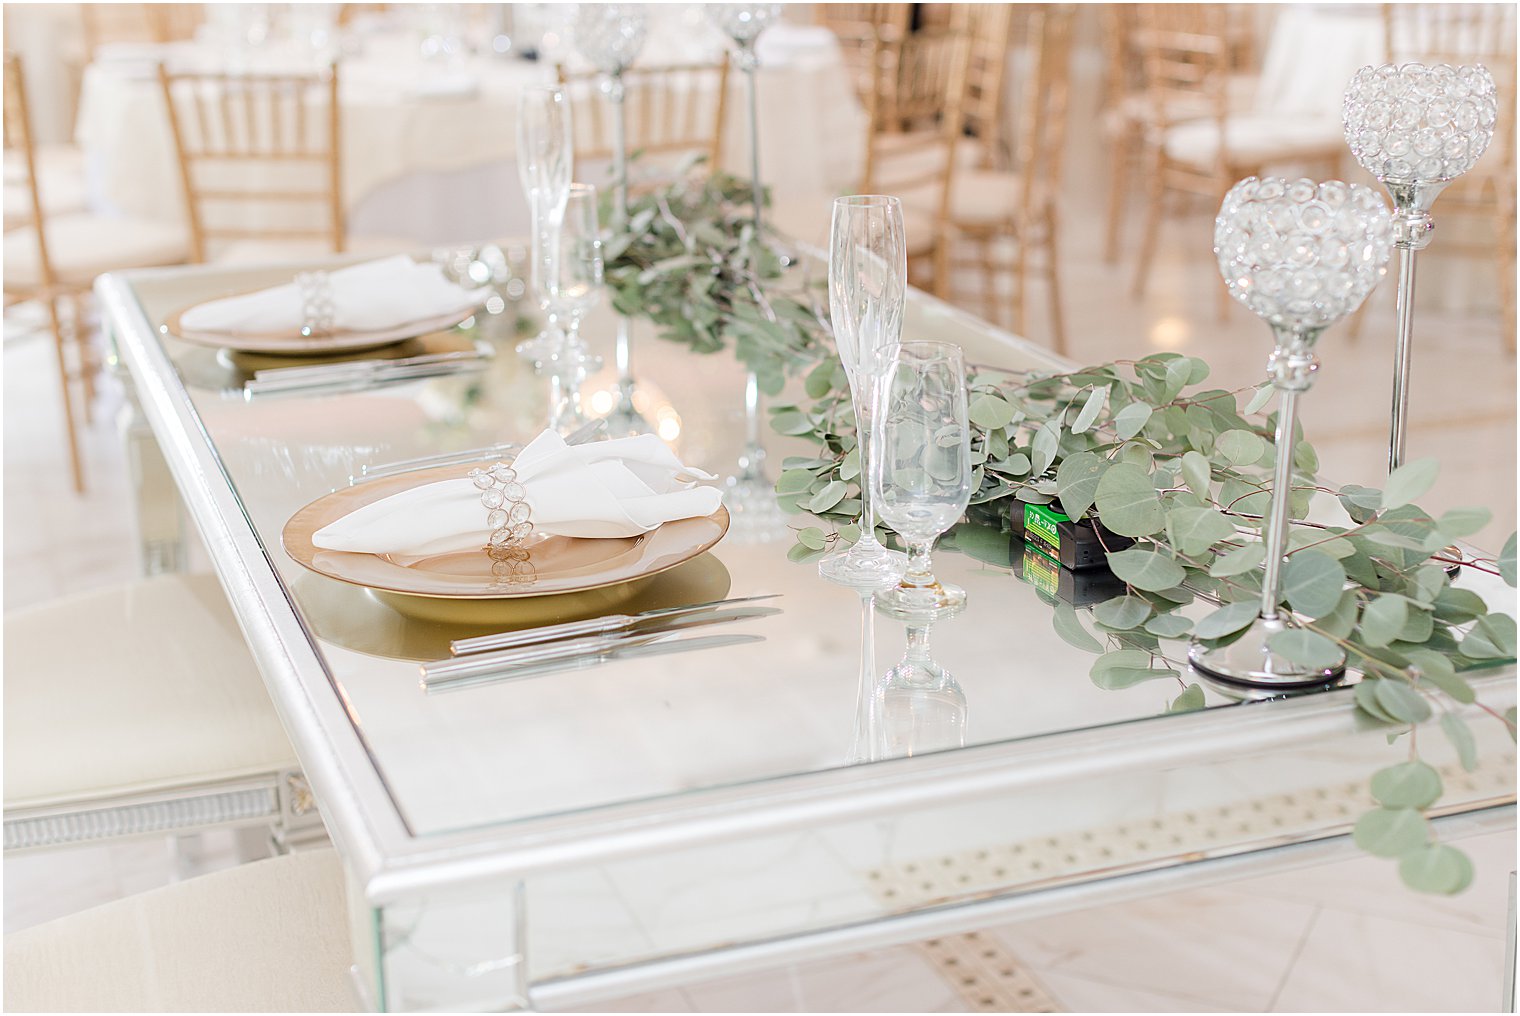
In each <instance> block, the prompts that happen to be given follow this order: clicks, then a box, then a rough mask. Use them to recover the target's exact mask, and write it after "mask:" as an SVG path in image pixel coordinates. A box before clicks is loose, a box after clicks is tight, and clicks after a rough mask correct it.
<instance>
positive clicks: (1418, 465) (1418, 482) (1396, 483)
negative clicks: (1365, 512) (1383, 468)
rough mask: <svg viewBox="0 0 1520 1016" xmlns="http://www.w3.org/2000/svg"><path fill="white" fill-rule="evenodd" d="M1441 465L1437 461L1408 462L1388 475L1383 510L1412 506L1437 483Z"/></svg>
mask: <svg viewBox="0 0 1520 1016" xmlns="http://www.w3.org/2000/svg"><path fill="white" fill-rule="evenodd" d="M1440 471H1441V464H1440V462H1438V461H1437V460H1435V459H1415V460H1414V461H1413V462H1406V463H1404V464H1403V465H1402V466H1400V467H1399V468H1397V469H1395V470H1394V471H1393V472H1391V473H1389V474H1388V482H1387V483H1385V484H1383V503H1382V507H1383V508H1385V509H1386V508H1399V507H1402V506H1404V505H1406V504H1412V503H1413V502H1414V499H1415V498H1417V497H1419V496H1420V495H1422V494H1424V493H1425V492H1426V491H1427V490H1429V489H1430V488H1431V486H1432V485H1434V484H1435V482H1436V474H1437V473H1439V472H1440Z"/></svg>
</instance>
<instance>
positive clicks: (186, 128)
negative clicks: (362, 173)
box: [158, 64, 347, 261]
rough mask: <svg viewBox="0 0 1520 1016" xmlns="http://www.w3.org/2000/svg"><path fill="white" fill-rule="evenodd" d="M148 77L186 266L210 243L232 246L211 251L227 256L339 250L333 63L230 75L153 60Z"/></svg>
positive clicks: (203, 255)
mask: <svg viewBox="0 0 1520 1016" xmlns="http://www.w3.org/2000/svg"><path fill="white" fill-rule="evenodd" d="M158 78H159V83H160V84H161V86H162V89H163V95H164V104H165V106H166V108H167V109H168V111H169V126H170V129H171V133H172V134H173V136H174V147H175V151H176V153H177V154H178V156H179V168H180V181H181V184H182V186H183V187H184V193H185V211H186V217H187V219H188V221H189V224H190V242H191V252H192V256H193V257H194V259H195V260H196V261H205V260H206V259H207V256H208V254H210V253H212V252H211V250H210V241H212V240H228V241H234V243H233V244H232V245H231V246H228V247H226V248H222V249H218V250H217V251H216V252H215V254H216V256H217V257H218V258H219V259H227V260H244V259H254V258H257V257H259V256H270V257H278V256H282V255H286V254H289V253H297V254H300V253H308V254H309V253H312V252H313V251H314V250H322V251H326V252H333V253H337V252H341V251H343V250H344V249H345V247H346V245H347V235H346V226H345V222H344V206H343V196H342V181H341V165H340V152H341V143H340V131H339V119H340V117H339V106H338V68H337V66H336V65H333V66H331V67H328V68H325V69H323V70H321V71H318V72H314V73H309V74H231V73H216V72H185V71H170V70H169V69H168V68H166V67H165V66H164V65H162V64H160V65H159V68H158ZM313 220H315V223H314V224H313Z"/></svg>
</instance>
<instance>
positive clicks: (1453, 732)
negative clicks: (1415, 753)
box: [1441, 713, 1478, 772]
mask: <svg viewBox="0 0 1520 1016" xmlns="http://www.w3.org/2000/svg"><path fill="white" fill-rule="evenodd" d="M1441 732H1442V733H1443V734H1445V735H1446V740H1448V741H1450V742H1451V746H1452V747H1453V748H1455V749H1457V761H1458V762H1460V763H1461V765H1462V768H1463V769H1465V770H1467V771H1468V772H1472V771H1473V770H1475V769H1477V768H1478V742H1477V740H1476V739H1475V738H1474V737H1473V732H1472V728H1471V727H1469V726H1468V725H1467V721H1466V720H1464V719H1462V717H1460V716H1458V715H1457V714H1456V713H1442V714H1441Z"/></svg>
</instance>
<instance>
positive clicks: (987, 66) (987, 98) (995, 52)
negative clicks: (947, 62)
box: [938, 4, 1022, 169]
mask: <svg viewBox="0 0 1520 1016" xmlns="http://www.w3.org/2000/svg"><path fill="white" fill-rule="evenodd" d="M938 6H945V7H949V8H950V12H949V18H950V27H951V28H952V29H953V30H955V31H959V32H964V33H965V34H966V36H967V37H968V38H970V40H971V55H970V58H969V63H968V64H967V67H966V105H965V113H964V116H965V130H966V133H967V134H968V135H970V136H971V137H973V138H975V139H976V144H975V146H974V149H973V153H974V155H975V158H976V164H977V167H978V168H980V169H1006V168H1007V167H1008V164H1009V154H1010V153H1009V151H1008V146H1007V145H1006V143H1005V141H1004V138H1003V119H1004V117H1003V90H1004V86H1005V84H1006V80H1007V73H1008V47H1009V45H1010V44H1011V42H1012V38H1013V22H1014V14H1015V11H1016V10H1019V9H1021V8H1022V5H1019V6H1016V5H1014V4H943V5H938Z"/></svg>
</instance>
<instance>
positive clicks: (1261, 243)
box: [1188, 176, 1394, 693]
mask: <svg viewBox="0 0 1520 1016" xmlns="http://www.w3.org/2000/svg"><path fill="white" fill-rule="evenodd" d="M1393 236H1394V230H1393V220H1392V218H1391V216H1390V215H1389V213H1388V206H1387V205H1385V204H1384V203H1383V199H1382V198H1381V197H1379V196H1378V194H1377V192H1376V191H1374V190H1372V189H1371V188H1369V187H1362V186H1358V185H1357V184H1345V183H1341V182H1340V181H1339V180H1330V181H1327V182H1325V183H1319V184H1316V183H1315V182H1314V181H1313V180H1283V179H1280V178H1276V177H1268V178H1266V179H1261V180H1258V179H1257V178H1256V177H1254V176H1253V177H1248V178H1246V179H1245V180H1242V181H1240V182H1239V183H1237V184H1236V185H1235V186H1234V187H1232V188H1231V189H1230V192H1229V193H1228V194H1226V195H1225V198H1224V203H1223V204H1222V205H1221V206H1220V209H1219V216H1218V217H1217V218H1216V219H1215V220H1214V255H1215V257H1216V258H1218V260H1219V272H1220V274H1221V275H1222V276H1224V283H1225V286H1226V288H1228V289H1229V291H1230V295H1231V296H1233V297H1235V299H1237V300H1239V301H1240V302H1241V303H1243V304H1245V305H1246V306H1247V307H1249V308H1251V310H1252V311H1254V312H1255V313H1256V315H1257V316H1258V317H1260V318H1261V319H1262V320H1263V321H1265V322H1266V323H1267V324H1268V325H1270V326H1271V327H1272V333H1273V335H1274V337H1275V338H1276V340H1277V348H1276V350H1275V351H1274V352H1273V353H1272V356H1271V358H1270V359H1269V360H1268V361H1267V374H1268V376H1269V377H1270V378H1271V379H1272V384H1273V386H1274V387H1276V388H1277V390H1278V393H1279V399H1280V401H1279V404H1278V410H1277V434H1276V447H1277V456H1276V461H1275V464H1274V468H1273V480H1272V502H1271V508H1270V509H1269V511H1268V515H1267V519H1266V524H1265V530H1264V534H1263V542H1264V543H1265V551H1266V555H1265V563H1264V565H1263V569H1262V572H1263V574H1262V583H1261V610H1260V613H1259V614H1258V616H1257V618H1256V620H1255V621H1253V622H1252V623H1251V626H1250V627H1249V628H1247V629H1246V630H1245V631H1244V632H1243V633H1242V634H1241V636H1240V637H1239V638H1238V639H1236V640H1235V641H1233V642H1231V643H1230V644H1229V645H1223V646H1212V647H1211V646H1207V645H1205V644H1203V643H1202V642H1194V643H1193V645H1192V647H1191V648H1190V649H1189V651H1188V659H1189V661H1190V662H1191V663H1192V664H1193V667H1194V669H1195V670H1197V671H1198V672H1199V673H1201V674H1204V675H1205V676H1209V677H1213V678H1216V679H1218V680H1219V681H1221V682H1223V683H1224V684H1225V685H1226V686H1227V687H1229V686H1245V687H1248V688H1267V689H1271V690H1272V691H1273V692H1277V693H1286V692H1292V691H1294V690H1303V689H1312V688H1317V687H1321V686H1323V685H1325V684H1328V683H1331V682H1333V681H1335V680H1336V679H1337V678H1338V677H1339V676H1340V674H1341V673H1342V672H1343V671H1344V669H1345V654H1344V653H1339V650H1337V652H1338V653H1339V656H1340V658H1339V660H1334V661H1332V660H1329V659H1326V660H1325V665H1323V666H1314V665H1310V664H1305V663H1300V662H1298V661H1297V660H1295V659H1291V658H1289V657H1288V656H1287V655H1285V654H1283V653H1282V652H1280V651H1279V649H1278V646H1279V645H1281V643H1280V642H1279V641H1278V638H1279V636H1281V635H1283V634H1284V633H1285V632H1286V631H1287V628H1288V624H1287V619H1286V618H1285V616H1284V615H1283V612H1282V611H1281V610H1280V609H1279V607H1278V601H1279V600H1280V599H1281V597H1282V569H1283V559H1284V552H1285V551H1286V549H1287V538H1288V503H1289V501H1290V500H1291V497H1290V494H1291V491H1292V486H1293V431H1294V426H1295V423H1296V421H1297V416H1298V396H1299V395H1300V393H1302V392H1305V391H1307V390H1308V389H1309V385H1310V383H1311V382H1312V380H1313V376H1314V372H1315V371H1316V370H1317V369H1318V368H1319V360H1318V359H1317V358H1316V357H1315V355H1314V344H1315V343H1316V342H1317V341H1318V340H1319V337H1320V334H1321V333H1322V332H1324V330H1325V329H1326V328H1328V327H1329V326H1330V325H1332V324H1334V323H1335V322H1337V321H1339V320H1340V319H1341V318H1343V317H1345V316H1346V315H1347V314H1350V313H1351V312H1352V311H1354V310H1356V308H1357V307H1359V306H1360V305H1361V303H1362V301H1363V300H1364V299H1366V297H1367V294H1368V293H1370V292H1372V288H1373V287H1374V286H1376V285H1377V283H1378V280H1379V279H1381V278H1382V277H1383V275H1384V274H1385V273H1386V272H1387V270H1388V258H1389V255H1390V254H1391V253H1392V243H1393Z"/></svg>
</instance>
